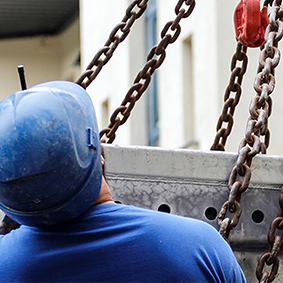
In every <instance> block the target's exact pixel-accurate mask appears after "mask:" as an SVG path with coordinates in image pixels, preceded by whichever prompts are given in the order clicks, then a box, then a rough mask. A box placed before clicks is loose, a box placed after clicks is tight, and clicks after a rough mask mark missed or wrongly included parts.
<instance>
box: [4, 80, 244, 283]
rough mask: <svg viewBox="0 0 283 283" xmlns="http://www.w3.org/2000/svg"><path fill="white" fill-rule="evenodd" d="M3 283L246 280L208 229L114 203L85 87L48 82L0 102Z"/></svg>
mask: <svg viewBox="0 0 283 283" xmlns="http://www.w3.org/2000/svg"><path fill="white" fill-rule="evenodd" d="M0 119H1V121H2V123H1V126H0V140H1V143H0V157H1V165H0V208H1V209H2V210H3V211H5V213H6V214H7V215H9V216H10V217H11V218H12V219H14V220H16V221H17V222H19V223H20V224H22V225H21V227H20V228H18V229H16V230H13V231H11V232H10V233H9V234H7V235H5V236H0V255H1V257H0V274H1V275H0V282H201V283H203V282H225V283H227V282H237V283H240V282H246V281H245V278H244V276H243V274H242V271H241V269H240V267H239V265H238V263H237V261H236V259H235V257H234V255H233V253H232V250H231V248H230V247H229V245H228V244H227V243H226V241H225V240H224V239H223V238H222V237H221V236H220V235H219V233H218V232H217V231H216V230H215V229H214V228H213V227H212V226H210V225H208V224H206V223H204V222H202V221H199V220H195V219H191V218H185V217H180V216H175V215H171V214H165V213H162V212H157V211H151V210H146V209H142V208H137V207H134V206H127V205H121V204H115V203H114V202H113V199H112V196H111V192H110V190H109V188H108V185H107V183H106V182H105V179H104V177H103V176H102V172H101V171H102V170H101V165H102V164H103V163H104V160H103V158H101V155H100V146H99V134H98V128H97V123H96V118H95V112H94V109H93V106H92V103H91V100H90V98H89V97H88V95H87V93H86V92H85V90H84V89H82V88H81V87H80V86H78V85H76V84H73V83H69V82H50V83H45V84H42V85H38V86H36V87H33V88H31V89H28V90H25V91H21V92H18V93H16V94H14V95H12V96H10V97H8V98H7V99H5V100H3V101H2V102H1V103H0Z"/></svg>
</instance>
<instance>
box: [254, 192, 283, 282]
mask: <svg viewBox="0 0 283 283" xmlns="http://www.w3.org/2000/svg"><path fill="white" fill-rule="evenodd" d="M279 206H280V209H279V212H278V215H277V217H276V218H275V219H274V220H273V221H272V223H271V225H270V228H269V231H268V242H269V249H268V252H266V253H265V254H263V255H262V256H261V257H260V259H259V261H258V265H257V269H256V277H257V279H258V280H259V282H260V283H266V282H272V281H273V280H274V279H275V276H276V274H277V271H278V268H279V259H278V252H279V250H280V248H281V246H282V244H283V237H282V235H281V236H279V235H276V230H277V229H278V230H283V187H282V189H281V193H280V198H279ZM265 264H266V265H269V266H272V267H271V271H270V273H269V272H268V271H264V270H263V269H264V265H265Z"/></svg>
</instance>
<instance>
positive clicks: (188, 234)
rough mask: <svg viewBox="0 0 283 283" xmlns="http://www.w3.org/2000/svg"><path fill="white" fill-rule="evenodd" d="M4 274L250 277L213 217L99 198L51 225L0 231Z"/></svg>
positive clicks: (9, 278) (27, 278) (2, 277)
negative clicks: (82, 211)
mask: <svg viewBox="0 0 283 283" xmlns="http://www.w3.org/2000/svg"><path fill="white" fill-rule="evenodd" d="M0 282H163V283H164V282H194V283H195V282H201V283H204V282H225V283H228V282H237V283H241V282H246V281H245V279H244V276H243V274H242V271H241V269H240V267H239V265H238V263H237V261H236V259H235V257H234V255H233V252H232V250H231V248H230V246H229V245H228V244H227V243H226V241H225V240H224V239H223V238H222V237H221V236H220V234H219V233H218V232H217V231H216V230H215V229H214V228H213V227H212V226H210V225H209V224H207V223H205V222H202V221H199V220H195V219H191V218H186V217H181V216H176V215H171V214H167V213H163V212H157V211H151V210H147V209H142V208H137V207H134V206H127V205H119V204H102V205H96V206H93V207H92V208H91V209H90V210H88V211H87V212H86V213H85V214H83V215H82V216H80V217H78V218H76V219H75V220H73V221H71V222H68V223H64V224H61V225H56V226H52V227H49V228H46V229H40V228H33V227H27V226H21V227H20V228H19V229H17V230H14V231H12V232H11V233H9V234H7V235H5V236H1V237H0Z"/></svg>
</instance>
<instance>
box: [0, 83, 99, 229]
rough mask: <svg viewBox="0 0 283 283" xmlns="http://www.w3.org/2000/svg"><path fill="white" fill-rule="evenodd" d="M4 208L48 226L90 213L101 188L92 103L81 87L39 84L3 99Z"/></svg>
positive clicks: (0, 191) (0, 193)
mask: <svg viewBox="0 0 283 283" xmlns="http://www.w3.org/2000/svg"><path fill="white" fill-rule="evenodd" d="M0 121H1V123H0V208H1V209H2V210H3V211H4V212H6V213H7V215H8V216H10V217H11V218H12V219H14V220H15V221H17V222H19V223H20V224H25V225H29V226H38V227H41V226H48V225H54V224H58V223H62V222H65V221H68V220H71V219H73V218H75V217H77V216H79V215H80V214H82V213H83V212H85V211H86V210H87V209H88V208H90V206H91V205H92V204H93V202H94V201H95V199H96V198H97V196H98V194H99V191H100V187H101V178H102V173H101V171H102V170H101V157H100V143H99V132H98V127H97V121H96V116H95V111H94V108H93V104H92V101H91V99H90V97H89V96H88V94H87V92H86V91H85V90H84V89H83V88H82V87H81V86H79V85H77V84H75V83H71V82H66V81H54V82H47V83H43V84H39V85H37V86H34V87H32V88H29V89H27V90H24V91H19V92H16V93H14V94H13V95H11V96H9V97H7V98H6V99H4V100H2V101H1V102H0Z"/></svg>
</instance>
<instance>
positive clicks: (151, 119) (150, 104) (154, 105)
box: [145, 0, 159, 146]
mask: <svg viewBox="0 0 283 283" xmlns="http://www.w3.org/2000/svg"><path fill="white" fill-rule="evenodd" d="M145 20H146V28H145V34H146V52H147V54H148V52H149V51H150V50H151V48H152V47H153V46H154V45H156V2H155V0H153V1H150V3H149V4H148V8H147V12H146V17H145ZM147 97H148V100H147V127H148V145H152V146H154V145H158V140H159V128H158V100H157V81H156V73H154V74H153V76H152V78H151V83H150V85H149V87H148V91H147Z"/></svg>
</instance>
